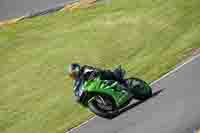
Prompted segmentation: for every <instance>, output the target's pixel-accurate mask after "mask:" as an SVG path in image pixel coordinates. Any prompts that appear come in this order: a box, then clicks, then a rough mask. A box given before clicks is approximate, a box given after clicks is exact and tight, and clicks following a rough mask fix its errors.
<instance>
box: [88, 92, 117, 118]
mask: <svg viewBox="0 0 200 133" xmlns="http://www.w3.org/2000/svg"><path fill="white" fill-rule="evenodd" d="M88 107H89V109H90V110H91V111H92V112H93V113H95V114H96V115H98V116H100V117H104V118H112V117H114V116H115V115H116V114H117V113H118V111H117V108H116V105H115V102H114V100H113V99H112V98H111V97H110V96H107V95H102V94H101V95H100V94H98V95H95V96H93V97H92V98H91V99H90V100H88Z"/></svg>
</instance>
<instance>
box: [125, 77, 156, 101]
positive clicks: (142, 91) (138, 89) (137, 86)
mask: <svg viewBox="0 0 200 133" xmlns="http://www.w3.org/2000/svg"><path fill="white" fill-rule="evenodd" d="M125 82H126V86H127V88H128V90H129V91H130V92H131V93H132V94H133V98H134V99H137V100H146V99H148V98H150V97H151V96H152V88H151V87H150V86H149V84H147V83H146V82H145V81H144V80H141V79H139V78H135V77H132V78H128V79H125Z"/></svg>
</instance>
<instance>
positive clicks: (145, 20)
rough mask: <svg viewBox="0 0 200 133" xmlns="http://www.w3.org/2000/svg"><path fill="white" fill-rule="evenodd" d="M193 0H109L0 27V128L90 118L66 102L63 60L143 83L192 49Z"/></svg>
mask: <svg viewBox="0 0 200 133" xmlns="http://www.w3.org/2000/svg"><path fill="white" fill-rule="evenodd" d="M199 5H200V1H199V0H190V1H183V0H113V1H112V2H111V3H110V5H98V6H96V7H93V8H90V9H86V10H82V11H76V12H73V13H64V12H59V13H54V14H50V15H47V16H43V17H36V18H34V19H29V20H25V21H22V22H21V23H18V24H14V25H12V26H7V27H4V28H1V29H0V93H1V95H0V132H1V133H63V132H64V131H66V130H67V129H69V128H71V127H73V126H75V125H77V124H79V123H81V122H83V121H84V120H86V119H87V118H88V117H91V116H93V114H92V113H90V112H89V111H88V110H87V109H84V108H82V107H80V106H79V105H78V104H76V103H75V102H74V100H73V95H72V82H71V81H70V80H69V79H68V78H67V77H66V75H65V72H66V70H67V68H66V67H67V65H68V64H69V63H71V62H80V63H82V64H91V65H95V66H97V67H104V68H113V67H116V66H117V65H118V64H122V65H123V67H124V68H125V69H126V70H127V71H128V75H129V76H136V77H140V78H142V79H144V80H146V81H148V82H151V81H153V80H155V79H157V78H159V77H160V76H161V75H163V74H164V73H166V72H168V71H169V70H171V69H172V68H173V67H174V66H175V65H176V64H177V63H178V62H180V61H181V60H182V59H183V57H184V55H185V54H186V53H187V51H188V50H189V49H191V48H197V47H200V38H199V35H200V14H199V13H200V8H199Z"/></svg>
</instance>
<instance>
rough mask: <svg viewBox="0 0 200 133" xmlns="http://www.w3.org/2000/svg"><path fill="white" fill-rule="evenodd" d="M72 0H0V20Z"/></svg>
mask: <svg viewBox="0 0 200 133" xmlns="http://www.w3.org/2000/svg"><path fill="white" fill-rule="evenodd" d="M68 2H72V0H0V21H1V20H7V19H11V18H15V17H20V16H24V15H27V14H30V13H35V12H37V11H41V10H45V9H49V8H53V7H55V6H60V5H63V4H65V3H68Z"/></svg>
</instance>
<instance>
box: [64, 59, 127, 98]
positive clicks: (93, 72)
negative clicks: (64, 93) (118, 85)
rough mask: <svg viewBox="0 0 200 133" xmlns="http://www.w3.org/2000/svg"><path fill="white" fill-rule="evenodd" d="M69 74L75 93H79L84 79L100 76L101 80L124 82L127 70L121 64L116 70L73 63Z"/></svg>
mask: <svg viewBox="0 0 200 133" xmlns="http://www.w3.org/2000/svg"><path fill="white" fill-rule="evenodd" d="M68 75H69V77H70V78H72V79H73V80H74V81H75V82H74V87H73V88H74V92H75V95H78V91H79V89H80V88H81V86H82V85H83V83H84V81H87V80H92V79H95V78H96V77H100V79H101V80H107V81H108V82H109V81H111V82H113V81H118V82H122V81H123V78H124V75H125V70H123V69H122V68H121V66H119V67H118V68H116V69H115V70H114V71H111V70H108V69H107V70H106V69H100V68H96V67H93V66H89V65H83V66H81V65H80V64H78V63H72V64H70V65H69V68H68Z"/></svg>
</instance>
